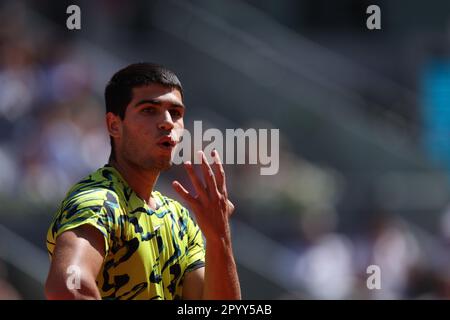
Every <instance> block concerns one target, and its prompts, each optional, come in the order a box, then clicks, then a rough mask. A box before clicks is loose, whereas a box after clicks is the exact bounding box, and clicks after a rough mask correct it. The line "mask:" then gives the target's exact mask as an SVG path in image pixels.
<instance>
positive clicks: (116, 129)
mask: <svg viewBox="0 0 450 320" xmlns="http://www.w3.org/2000/svg"><path fill="white" fill-rule="evenodd" d="M106 128H107V129H108V132H109V135H110V136H111V137H114V138H120V137H121V136H122V119H120V117H119V116H118V115H115V114H114V113H112V112H108V113H107V114H106Z"/></svg>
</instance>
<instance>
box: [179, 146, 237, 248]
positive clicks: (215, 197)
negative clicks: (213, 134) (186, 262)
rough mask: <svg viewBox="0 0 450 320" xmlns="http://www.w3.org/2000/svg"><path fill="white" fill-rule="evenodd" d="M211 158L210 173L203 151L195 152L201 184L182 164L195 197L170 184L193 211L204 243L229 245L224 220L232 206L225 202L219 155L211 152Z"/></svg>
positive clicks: (226, 197)
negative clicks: (217, 242)
mask: <svg viewBox="0 0 450 320" xmlns="http://www.w3.org/2000/svg"><path fill="white" fill-rule="evenodd" d="M211 155H212V157H213V159H214V163H213V168H214V170H213V169H212V168H211V166H210V165H209V164H208V162H207V159H206V157H205V154H204V153H203V151H199V152H198V156H199V157H200V158H201V168H202V172H203V177H204V180H205V184H204V183H203V182H202V180H201V178H200V177H198V176H197V174H196V173H195V171H194V168H193V166H192V164H191V163H190V162H189V161H187V162H185V163H184V166H185V168H186V171H187V174H188V176H189V178H190V180H191V182H192V184H193V186H194V188H195V192H196V193H197V194H196V195H195V196H194V195H192V194H190V193H189V192H188V191H187V190H186V188H184V187H183V186H182V185H181V184H180V183H179V182H178V181H174V182H173V183H172V185H173V187H174V189H175V191H177V193H178V194H179V195H180V196H181V197H182V198H183V199H184V200H185V201H186V202H187V203H188V205H189V206H190V207H191V209H192V210H193V211H194V214H195V216H196V218H197V223H198V225H199V227H200V229H201V230H202V232H203V234H204V236H205V238H206V241H207V242H208V241H224V240H225V241H226V242H229V241H231V240H230V227H229V223H228V218H229V217H230V216H231V214H232V213H233V211H234V205H233V204H232V203H231V201H230V200H229V199H228V192H227V187H226V179H225V171H224V170H223V166H222V163H221V161H220V157H219V154H218V153H217V151H216V150H214V151H213V152H212V154H211Z"/></svg>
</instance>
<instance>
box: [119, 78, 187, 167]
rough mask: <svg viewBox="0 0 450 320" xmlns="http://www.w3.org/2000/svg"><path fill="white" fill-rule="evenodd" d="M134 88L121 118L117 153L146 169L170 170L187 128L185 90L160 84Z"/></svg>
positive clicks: (129, 161)
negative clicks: (184, 120)
mask: <svg viewBox="0 0 450 320" xmlns="http://www.w3.org/2000/svg"><path fill="white" fill-rule="evenodd" d="M132 92H133V96H132V97H133V98H132V100H131V102H130V103H129V104H128V106H127V108H126V111H125V118H124V119H123V120H122V121H119V128H120V129H119V130H118V131H119V137H116V142H115V143H116V156H120V157H122V158H124V159H125V160H126V161H127V162H128V163H130V164H132V165H135V166H137V167H139V168H142V169H145V170H149V169H156V170H166V169H168V168H170V166H171V164H172V157H173V153H174V149H175V145H176V143H177V142H178V141H179V135H180V133H181V130H182V129H183V128H184V123H183V116H184V109H185V108H184V105H183V100H182V97H181V93H180V91H179V90H178V89H176V88H174V89H172V88H169V87H165V86H162V85H159V84H151V85H147V86H142V87H138V88H134V89H133V91H132ZM118 153H120V155H119V154H118Z"/></svg>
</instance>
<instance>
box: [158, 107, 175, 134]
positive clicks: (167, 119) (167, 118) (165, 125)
mask: <svg viewBox="0 0 450 320" xmlns="http://www.w3.org/2000/svg"><path fill="white" fill-rule="evenodd" d="M173 127H174V124H173V120H172V116H171V115H170V112H169V111H167V110H166V111H165V112H164V117H163V119H162V121H161V122H160V123H159V124H158V128H159V129H161V130H166V131H170V130H172V129H173Z"/></svg>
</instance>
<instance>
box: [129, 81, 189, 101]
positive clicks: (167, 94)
mask: <svg viewBox="0 0 450 320" xmlns="http://www.w3.org/2000/svg"><path fill="white" fill-rule="evenodd" d="M132 92H133V99H132V101H133V102H137V101H140V100H153V99H158V100H161V101H168V102H169V101H174V102H178V103H182V102H183V98H182V97H181V92H180V90H178V89H177V88H170V87H166V86H163V85H160V84H156V83H155V84H149V85H145V86H141V87H137V88H133V90H132Z"/></svg>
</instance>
